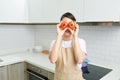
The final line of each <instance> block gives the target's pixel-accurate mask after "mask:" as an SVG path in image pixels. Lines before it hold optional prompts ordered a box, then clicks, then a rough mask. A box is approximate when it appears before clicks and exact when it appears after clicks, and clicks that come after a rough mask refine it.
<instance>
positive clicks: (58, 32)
mask: <svg viewBox="0 0 120 80" xmlns="http://www.w3.org/2000/svg"><path fill="white" fill-rule="evenodd" d="M60 25H61V22H60V23H59V24H57V35H58V37H62V36H63V34H64V32H65V31H66V29H67V28H65V29H64V30H62V29H60Z"/></svg>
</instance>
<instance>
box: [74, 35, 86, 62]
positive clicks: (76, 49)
mask: <svg viewBox="0 0 120 80" xmlns="http://www.w3.org/2000/svg"><path fill="white" fill-rule="evenodd" d="M73 49H74V56H75V60H76V62H77V63H82V62H83V60H84V59H86V55H85V53H84V52H83V51H82V50H81V47H80V44H79V41H78V37H77V36H75V37H74V48H73Z"/></svg>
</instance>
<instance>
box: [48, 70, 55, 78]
mask: <svg viewBox="0 0 120 80" xmlns="http://www.w3.org/2000/svg"><path fill="white" fill-rule="evenodd" d="M48 79H49V80H54V73H52V72H49V74H48Z"/></svg>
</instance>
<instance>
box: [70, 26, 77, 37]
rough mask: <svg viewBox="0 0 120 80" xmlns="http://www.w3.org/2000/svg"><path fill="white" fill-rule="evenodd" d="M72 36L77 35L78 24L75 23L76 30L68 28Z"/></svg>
mask: <svg viewBox="0 0 120 80" xmlns="http://www.w3.org/2000/svg"><path fill="white" fill-rule="evenodd" d="M69 30H70V31H71V33H72V35H73V36H74V37H78V32H79V25H78V24H76V30H72V29H69Z"/></svg>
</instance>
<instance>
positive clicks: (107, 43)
mask: <svg viewBox="0 0 120 80" xmlns="http://www.w3.org/2000/svg"><path fill="white" fill-rule="evenodd" d="M35 32H36V33H35V45H43V47H44V48H45V49H49V47H48V46H50V42H51V41H52V40H53V39H56V26H55V25H36V31H35ZM79 37H81V38H83V39H85V40H86V42H87V51H88V53H87V54H88V57H89V59H90V60H91V62H94V63H101V62H103V61H104V62H105V63H108V64H110V63H115V64H120V63H119V61H120V49H119V48H120V26H80V32H79Z"/></svg>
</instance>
